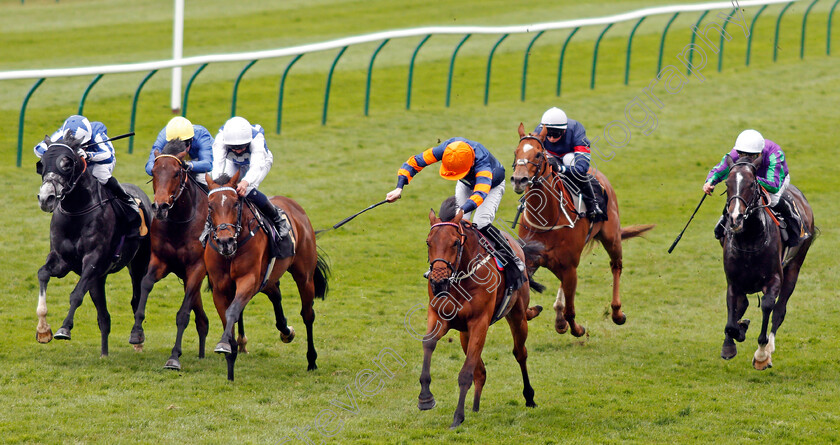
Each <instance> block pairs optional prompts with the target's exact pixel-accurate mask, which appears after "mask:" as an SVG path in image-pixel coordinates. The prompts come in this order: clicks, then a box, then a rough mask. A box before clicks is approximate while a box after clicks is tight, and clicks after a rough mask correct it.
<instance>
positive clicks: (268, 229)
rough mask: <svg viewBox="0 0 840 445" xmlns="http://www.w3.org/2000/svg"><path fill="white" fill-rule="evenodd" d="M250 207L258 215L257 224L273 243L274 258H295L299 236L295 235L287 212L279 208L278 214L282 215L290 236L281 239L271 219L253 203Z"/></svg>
mask: <svg viewBox="0 0 840 445" xmlns="http://www.w3.org/2000/svg"><path fill="white" fill-rule="evenodd" d="M249 205H251V210H253V212H254V215H256V217H257V222H258V223H259V225H260V227H261V228H262V230H263V231H264V232H265V234H266V235H268V239H269V241H270V243H271V252H272V256H273V257H275V258H288V257H290V256H293V255H294V254H295V250H296V246H297V236H296V235H295V231H294V227H293V226H292V224H291V222H290V221H289V217H288V215H286V212H285V211H284V210H283V209H281V208H280V207H277V213H279V214H280V218H281V219H282V220H283V223H284V224H285V225H286V228H287V229H289V235H288V236H286V237H284V238H280V236H279V234H278V233H277V229H276V228H275V227H274V223H273V222H272V221H271V219H269V218H268V217H267V216H265V215H264V214H263V213H262V212H261V211H260V210H259V208H258V207H257V206H256V205H254V204H253V203H250V202H249ZM275 207H276V206H275Z"/></svg>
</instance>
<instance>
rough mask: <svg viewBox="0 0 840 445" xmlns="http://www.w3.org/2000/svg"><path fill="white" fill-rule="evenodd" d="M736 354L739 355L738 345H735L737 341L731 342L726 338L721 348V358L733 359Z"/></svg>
mask: <svg viewBox="0 0 840 445" xmlns="http://www.w3.org/2000/svg"><path fill="white" fill-rule="evenodd" d="M736 355H738V347H737V346H735V342H731V343H729V342H727V341H726V340H724V341H723V347H722V348H721V349H720V358H722V359H724V360H731V359H732V358H733V357H735V356H736Z"/></svg>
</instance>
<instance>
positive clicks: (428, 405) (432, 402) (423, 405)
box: [417, 396, 437, 411]
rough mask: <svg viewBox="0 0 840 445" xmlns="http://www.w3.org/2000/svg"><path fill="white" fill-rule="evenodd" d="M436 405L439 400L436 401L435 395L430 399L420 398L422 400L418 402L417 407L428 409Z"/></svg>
mask: <svg viewBox="0 0 840 445" xmlns="http://www.w3.org/2000/svg"><path fill="white" fill-rule="evenodd" d="M435 405H437V402H435V398H434V396H432V398H431V399H428V400H423V399H420V401H419V402H417V408H419V409H420V411H428V410H430V409H432V408H434V407H435Z"/></svg>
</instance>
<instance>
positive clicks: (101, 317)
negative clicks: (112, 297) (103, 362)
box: [90, 276, 111, 357]
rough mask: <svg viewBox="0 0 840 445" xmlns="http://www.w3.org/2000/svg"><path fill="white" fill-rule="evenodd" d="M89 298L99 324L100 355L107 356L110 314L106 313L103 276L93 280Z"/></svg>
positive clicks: (106, 305)
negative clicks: (100, 337) (100, 338)
mask: <svg viewBox="0 0 840 445" xmlns="http://www.w3.org/2000/svg"><path fill="white" fill-rule="evenodd" d="M90 299H91V301H93V305H94V306H95V307H96V321H97V322H98V324H99V333H100V334H101V336H102V348H101V351H100V354H101V356H102V357H107V356H108V335H109V334H110V333H111V314H109V313H108V304H107V302H106V301H105V276H102V277H99V278H98V279H96V280H95V281H94V282H93V285H92V286H91V288H90Z"/></svg>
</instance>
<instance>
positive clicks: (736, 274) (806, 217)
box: [720, 156, 816, 371]
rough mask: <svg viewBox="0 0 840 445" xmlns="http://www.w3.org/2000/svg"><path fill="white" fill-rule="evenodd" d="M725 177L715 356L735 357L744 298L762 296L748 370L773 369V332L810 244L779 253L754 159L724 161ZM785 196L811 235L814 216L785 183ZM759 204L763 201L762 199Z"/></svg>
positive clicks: (802, 198) (777, 235)
mask: <svg viewBox="0 0 840 445" xmlns="http://www.w3.org/2000/svg"><path fill="white" fill-rule="evenodd" d="M727 164H728V165H729V176H728V177H727V179H726V197H727V199H726V213H727V217H726V236H725V237H724V239H723V240H722V241H723V269H724V271H725V272H726V282H727V286H726V307H727V312H728V316H727V321H726V328H725V329H724V332H725V334H726V336H725V338H724V341H723V348H722V349H721V354H720V355H721V357H722V358H723V359H725V360H729V359H731V358H733V357H735V355H736V354H737V353H738V350H737V348H736V346H735V342H734V341H733V340H737V341H739V342H742V341H744V338H745V335H746V332H747V327H749V320H742V319H741V317H743V315H744V313H745V312H746V310H747V306H748V305H749V300H748V299H747V294H751V293H757V292H763V293H764V295H763V296H762V297H761V300H760V302H761V304H760V306H761V313H762V317H761V333H760V334H759V335H758V349H757V350H756V351H755V354H754V355H753V367H754V368H755V369H757V370H759V371H761V370H764V369H767V368H769V367H771V366H773V363H772V360H771V356H770V355H771V354H772V353H773V351H774V350H775V349H776V342H775V337H776V330H778V329H779V326H780V325H781V324H782V322H783V321H784V320H785V313H786V312H787V302H788V299H789V298H790V295H791V294H792V293H793V288H794V287H795V286H796V280H797V278H798V277H799V269H800V268H801V267H802V263H803V262H804V261H805V255H806V254H807V253H808V249H809V248H810V247H811V244H812V243H813V241H814V238H813V236H808V237H807V238H804V239H802V240H801V241H800V243H799V245H798V246H796V247H794V248H792V249H790V250H789V251H788V252H787V254H786V255H785V249H784V248H783V245H782V240H781V233H780V231H779V227H778V225H777V224H776V222H775V220H776V218H775V216H773V215H772V214H771V212H770V209H768V208H767V204H766V201H767V197H765V196H763V194H762V189H761V186H760V185H759V183H758V181H756V173H755V171H756V168H758V166H760V165H761V156H758V157H757V158H756V159H755V160H754V161H752V162H750V161H749V160H746V159H745V160H739V161H738V162H737V163H735V164H733V162H732V159H731V158H729V157H727ZM785 193H787V194H790V196H791V197H792V198H793V202H794V206H795V207H796V209H797V210H798V211H799V214H800V216H801V218H802V228H803V230H802V233H803V234H805V233H806V232H807V233H808V234H814V233H816V232H815V227H814V213H813V212H812V211H811V206H810V205H808V201H807V200H806V199H805V196H804V195H803V194H802V192H801V191H799V189H797V188H796V187H795V186H793V185H792V184H791V185H788V187H787V190H786V191H785ZM762 200H764V202H763V201H762ZM771 313H772V314H773V327H772V329H771V330H770V335H769V336H768V335H767V324H768V322H769V320H770V314H771Z"/></svg>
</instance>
